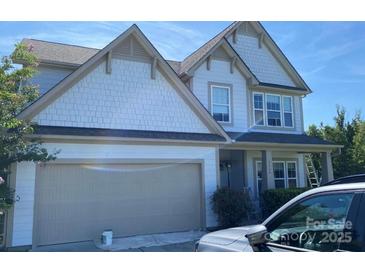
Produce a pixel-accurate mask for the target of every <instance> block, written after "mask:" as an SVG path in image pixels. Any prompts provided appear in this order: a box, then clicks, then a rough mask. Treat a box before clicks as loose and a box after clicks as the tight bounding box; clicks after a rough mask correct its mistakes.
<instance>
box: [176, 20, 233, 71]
mask: <svg viewBox="0 0 365 274" xmlns="http://www.w3.org/2000/svg"><path fill="white" fill-rule="evenodd" d="M239 23H240V22H234V23H232V24H231V25H229V26H228V27H227V28H225V29H224V30H223V31H221V32H220V33H218V34H217V35H216V36H215V37H213V38H212V39H210V40H209V41H208V42H206V43H205V44H204V45H202V46H201V47H200V48H198V49H197V50H196V51H194V52H193V53H192V54H190V55H189V56H187V57H186V58H185V59H184V60H183V61H182V62H181V67H180V74H183V73H186V72H187V71H189V70H190V69H191V68H192V67H193V66H194V64H195V63H197V62H199V61H200V60H201V59H202V58H203V57H204V56H205V55H206V54H207V52H209V51H210V50H211V49H212V48H213V47H214V46H215V45H216V44H218V43H219V42H220V41H221V40H222V39H223V38H224V37H225V35H226V34H227V33H229V32H230V31H231V30H232V29H234V28H236V27H237V26H238V25H239Z"/></svg>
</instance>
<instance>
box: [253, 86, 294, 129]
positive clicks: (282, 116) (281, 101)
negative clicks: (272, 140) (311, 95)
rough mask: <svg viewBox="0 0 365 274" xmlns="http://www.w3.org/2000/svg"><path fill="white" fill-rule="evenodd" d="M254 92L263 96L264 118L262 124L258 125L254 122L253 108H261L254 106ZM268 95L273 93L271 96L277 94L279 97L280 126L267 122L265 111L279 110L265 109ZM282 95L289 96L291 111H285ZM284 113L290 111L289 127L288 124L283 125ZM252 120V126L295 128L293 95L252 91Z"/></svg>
mask: <svg viewBox="0 0 365 274" xmlns="http://www.w3.org/2000/svg"><path fill="white" fill-rule="evenodd" d="M255 94H259V95H262V96H263V103H264V105H263V107H264V109H263V112H264V114H263V118H264V124H263V125H258V124H256V121H255V110H261V109H256V108H255ZM268 95H273V96H279V97H280V123H281V126H272V125H269V123H268V115H267V112H268V111H276V112H279V111H277V110H268V109H267V105H266V102H267V96H268ZM284 97H288V98H291V100H290V101H291V110H292V111H291V112H288V111H285V110H284ZM284 113H290V114H291V116H292V124H293V125H292V126H291V127H288V126H285V121H284ZM252 121H253V126H255V127H269V128H289V129H294V128H295V121H294V97H293V96H290V95H281V94H275V93H265V92H257V91H253V92H252Z"/></svg>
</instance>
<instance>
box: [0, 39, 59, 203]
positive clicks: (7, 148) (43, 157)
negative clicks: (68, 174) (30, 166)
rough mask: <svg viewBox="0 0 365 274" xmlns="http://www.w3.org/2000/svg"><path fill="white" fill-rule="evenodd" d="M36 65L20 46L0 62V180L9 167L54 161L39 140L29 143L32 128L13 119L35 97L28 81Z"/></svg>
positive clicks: (33, 58)
mask: <svg viewBox="0 0 365 274" xmlns="http://www.w3.org/2000/svg"><path fill="white" fill-rule="evenodd" d="M15 60H17V61H20V62H22V63H23V64H24V65H23V67H22V68H17V67H15V65H14V61H15ZM37 65H38V64H37V59H36V57H35V56H34V55H33V54H32V53H31V52H30V51H29V50H28V49H27V47H26V46H25V45H23V44H18V45H16V47H15V50H14V53H13V54H12V55H11V56H5V57H3V58H2V59H1V61H0V176H1V177H3V178H7V175H8V174H9V166H10V164H11V163H14V162H21V161H49V160H52V159H54V158H55V154H52V155H50V154H48V152H47V150H46V149H44V148H42V147H41V146H40V144H41V143H40V141H39V140H35V139H29V137H28V136H29V134H31V133H32V132H33V127H32V124H31V123H30V122H29V121H24V120H20V119H18V118H17V114H18V113H19V112H20V111H21V110H22V109H23V108H24V107H25V106H26V105H28V104H29V103H31V102H32V101H34V100H35V99H36V98H37V97H38V96H39V92H38V87H37V86H35V85H32V84H30V83H29V81H28V80H29V79H30V78H31V77H32V76H33V75H34V73H35V72H36V67H37ZM3 193H5V190H3ZM0 207H1V206H0Z"/></svg>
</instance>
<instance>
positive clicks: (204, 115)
mask: <svg viewBox="0 0 365 274" xmlns="http://www.w3.org/2000/svg"><path fill="white" fill-rule="evenodd" d="M129 35H134V37H135V38H136V39H137V40H138V42H140V43H141V45H142V46H143V47H144V48H145V50H146V51H147V52H148V53H149V54H150V55H151V56H154V57H155V58H156V61H157V62H158V65H159V67H160V68H161V69H162V70H163V71H164V72H165V73H166V75H167V76H168V77H170V79H171V80H172V81H173V83H174V84H175V85H176V87H177V90H178V91H179V92H180V95H181V96H182V97H183V99H184V100H185V101H186V102H187V103H188V104H189V105H190V107H191V109H192V110H193V111H194V112H195V113H196V114H197V115H198V116H199V118H200V119H201V120H202V121H203V123H204V124H205V125H206V126H207V127H208V128H209V129H210V130H211V131H213V132H214V133H218V134H220V135H222V136H224V137H225V138H226V140H230V138H229V136H228V135H227V133H226V132H225V131H224V129H223V128H222V127H221V126H220V125H219V124H218V123H217V122H216V121H215V120H214V119H213V117H212V116H211V115H210V114H209V112H208V111H207V110H206V109H205V107H204V106H203V105H202V104H201V103H200V101H199V100H198V99H197V98H196V97H195V96H194V95H193V93H192V92H191V91H190V90H189V89H188V88H187V86H186V85H185V84H184V83H183V82H182V81H181V79H180V78H179V76H178V75H177V74H176V73H175V71H174V70H173V69H172V68H171V66H170V65H169V64H168V63H167V62H166V60H165V59H164V58H163V57H162V56H161V54H160V53H159V52H158V51H157V50H156V48H155V47H154V46H153V45H152V44H151V42H150V41H149V40H148V39H147V37H146V36H145V35H144V34H143V32H142V31H141V30H140V29H139V28H138V27H137V25H135V24H133V25H132V26H131V27H130V28H128V29H127V30H126V31H125V32H123V33H122V34H121V35H119V36H118V37H117V38H116V39H114V40H113V41H112V42H110V43H109V44H108V45H107V46H105V47H104V48H103V49H102V50H100V51H98V52H97V53H96V54H94V55H93V56H92V57H91V58H89V59H88V60H87V61H86V62H85V63H84V64H82V65H81V66H79V67H78V68H77V69H76V70H75V71H74V72H72V73H71V74H70V75H69V76H67V77H66V78H64V79H63V80H62V81H61V82H59V83H58V84H57V85H55V86H54V87H53V88H51V89H50V90H49V91H47V92H46V93H44V94H43V95H42V96H40V97H39V98H38V99H37V100H35V101H34V102H33V103H32V104H30V105H29V106H27V107H26V108H25V109H23V110H22V111H21V112H20V113H19V115H18V117H19V118H21V119H30V118H31V117H34V116H35V115H36V114H37V113H39V112H40V111H41V110H42V109H44V108H45V107H46V106H47V105H48V104H50V103H52V102H53V101H54V100H56V99H57V98H58V97H60V96H61V95H62V94H63V93H64V92H66V90H67V88H68V87H69V86H71V85H72V84H73V83H74V82H76V81H78V79H79V78H80V77H82V76H83V75H84V74H86V73H87V72H88V71H90V70H91V69H92V68H93V66H94V65H95V64H97V63H98V62H100V61H101V60H103V59H102V58H104V57H105V56H107V55H108V54H109V52H111V50H112V49H113V48H114V47H115V46H117V45H118V44H120V42H121V41H123V40H124V39H125V38H126V37H129Z"/></svg>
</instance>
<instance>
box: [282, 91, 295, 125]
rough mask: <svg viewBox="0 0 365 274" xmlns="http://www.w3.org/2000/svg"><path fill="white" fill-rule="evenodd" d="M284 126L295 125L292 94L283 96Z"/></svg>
mask: <svg viewBox="0 0 365 274" xmlns="http://www.w3.org/2000/svg"><path fill="white" fill-rule="evenodd" d="M283 105H284V126H285V127H293V100H292V97H290V96H283Z"/></svg>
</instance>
